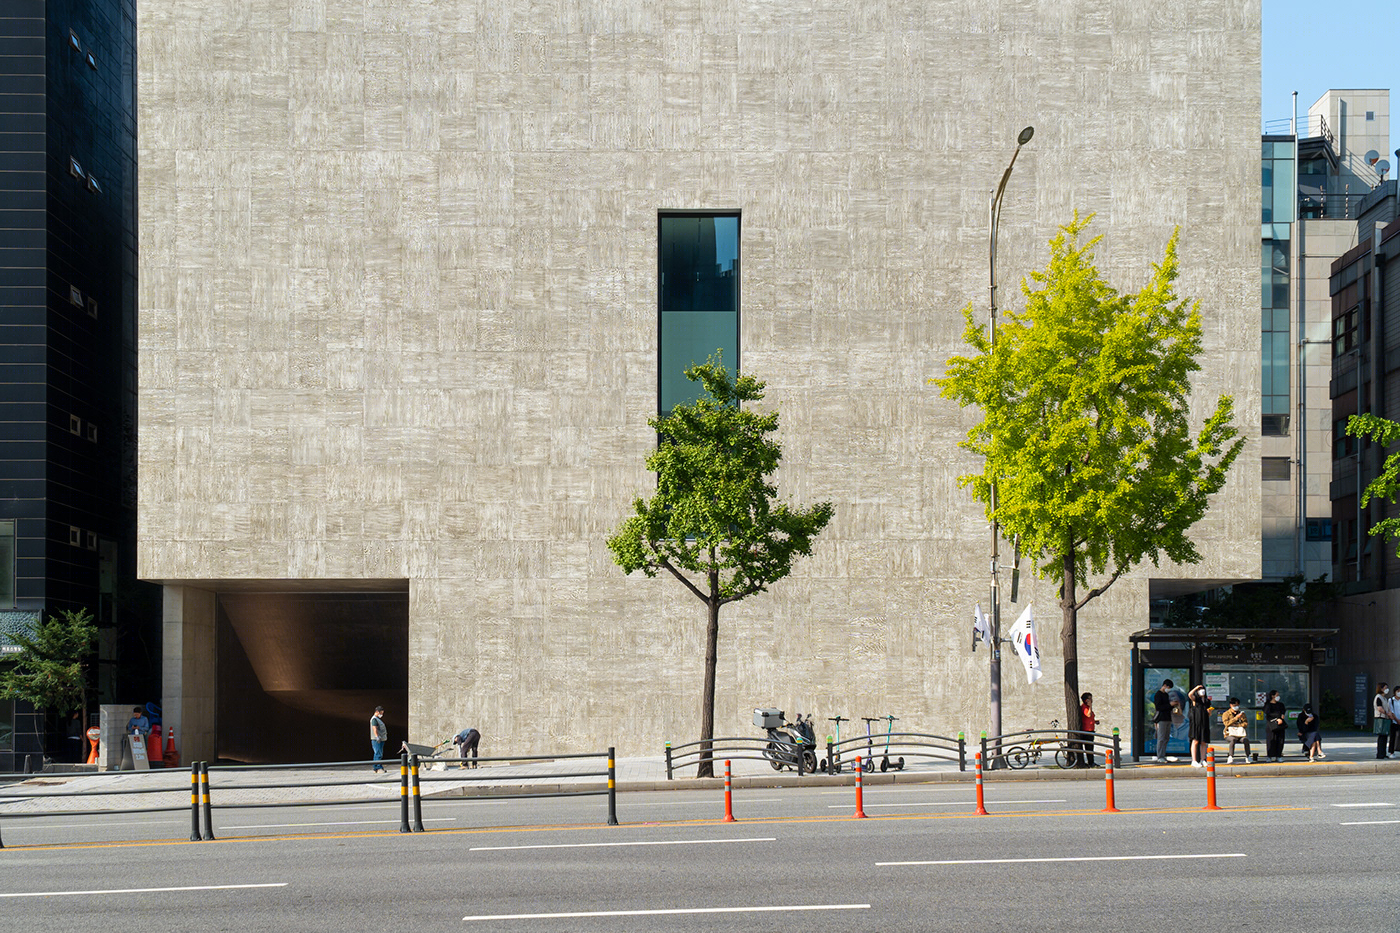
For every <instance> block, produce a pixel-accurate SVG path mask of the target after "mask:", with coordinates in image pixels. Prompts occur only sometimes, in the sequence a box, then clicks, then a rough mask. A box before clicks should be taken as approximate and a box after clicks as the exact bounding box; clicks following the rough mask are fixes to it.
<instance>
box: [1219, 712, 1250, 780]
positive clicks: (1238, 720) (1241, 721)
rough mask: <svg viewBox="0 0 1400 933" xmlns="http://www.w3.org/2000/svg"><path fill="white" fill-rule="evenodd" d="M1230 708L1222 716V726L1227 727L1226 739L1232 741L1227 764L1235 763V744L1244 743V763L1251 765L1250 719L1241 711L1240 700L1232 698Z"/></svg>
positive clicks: (1226, 760) (1226, 759)
mask: <svg viewBox="0 0 1400 933" xmlns="http://www.w3.org/2000/svg"><path fill="white" fill-rule="evenodd" d="M1229 703H1230V708H1229V709H1227V710H1226V711H1225V712H1223V713H1221V714H1220V724H1221V725H1222V726H1224V727H1225V738H1227V739H1229V740H1230V750H1229V751H1228V752H1227V753H1226V754H1227V757H1226V758H1225V763H1226V764H1227V765H1232V764H1234V763H1235V743H1236V742H1243V743H1244V763H1245V764H1249V726H1248V725H1247V723H1248V722H1249V717H1248V716H1246V715H1245V712H1244V710H1242V709H1240V698H1239V697H1230V700H1229Z"/></svg>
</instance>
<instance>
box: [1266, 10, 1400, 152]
mask: <svg viewBox="0 0 1400 933" xmlns="http://www.w3.org/2000/svg"><path fill="white" fill-rule="evenodd" d="M1263 4H1264V6H1263V10H1264V30H1263V33H1264V38H1263V48H1262V49H1261V62H1262V66H1263V68H1262V70H1263V85H1262V91H1263V97H1262V98H1261V104H1262V106H1261V109H1262V111H1263V114H1262V116H1263V119H1264V122H1266V123H1267V122H1268V121H1270V120H1282V119H1287V118H1288V117H1290V116H1292V114H1293V105H1292V100H1291V98H1290V97H1289V95H1290V94H1292V93H1293V92H1294V91H1297V92H1298V113H1299V115H1300V116H1302V115H1306V114H1307V112H1308V106H1309V105H1310V104H1312V102H1313V101H1315V100H1317V99H1318V98H1319V97H1321V96H1322V95H1323V93H1325V92H1326V91H1327V90H1328V89H1329V88H1388V89H1389V90H1390V139H1391V145H1390V146H1389V149H1390V152H1389V153H1387V154H1386V157H1387V158H1389V159H1390V160H1391V161H1392V162H1394V161H1395V157H1394V156H1393V155H1391V154H1390V153H1393V152H1394V151H1395V148H1396V142H1395V141H1396V139H1397V135H1396V131H1397V129H1400V127H1397V126H1396V101H1397V98H1398V97H1400V8H1397V7H1396V5H1395V4H1393V3H1380V2H1368V3H1361V2H1358V0H1329V2H1325V3H1318V2H1317V0H1307V2H1304V0H1263ZM1392 177H1393V176H1392Z"/></svg>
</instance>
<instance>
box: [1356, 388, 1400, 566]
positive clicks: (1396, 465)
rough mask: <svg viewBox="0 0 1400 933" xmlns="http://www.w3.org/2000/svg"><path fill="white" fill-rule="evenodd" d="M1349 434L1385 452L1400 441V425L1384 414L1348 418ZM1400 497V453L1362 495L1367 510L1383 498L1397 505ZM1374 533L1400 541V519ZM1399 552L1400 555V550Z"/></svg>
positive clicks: (1388, 460) (1389, 520) (1384, 521)
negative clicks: (1397, 499) (1374, 500)
mask: <svg viewBox="0 0 1400 933" xmlns="http://www.w3.org/2000/svg"><path fill="white" fill-rule="evenodd" d="M1347 434H1349V435H1351V436H1352V437H1364V438H1366V439H1367V440H1369V441H1371V442H1372V443H1373V444H1379V445H1380V447H1381V449H1382V450H1384V449H1386V448H1389V447H1392V446H1394V444H1395V442H1396V441H1400V422H1395V421H1391V420H1390V419H1389V418H1382V417H1381V416H1380V415H1371V414H1365V415H1352V416H1351V417H1350V418H1348V419H1347ZM1397 495H1400V450H1397V451H1395V452H1394V453H1392V454H1390V456H1388V457H1386V458H1385V463H1384V464H1383V465H1382V467H1381V472H1380V475H1379V476H1377V477H1376V478H1375V479H1373V480H1371V481H1370V482H1369V483H1367V484H1366V489H1365V490H1364V491H1363V492H1362V493H1361V507H1362V508H1363V509H1364V508H1366V506H1368V505H1370V504H1371V500H1372V499H1383V500H1384V501H1386V502H1389V503H1391V504H1394V502H1395V499H1396V496H1397ZM1370 533H1371V534H1373V535H1379V536H1380V537H1382V538H1389V539H1391V540H1397V539H1400V516H1394V515H1392V516H1391V517H1390V518H1384V519H1381V520H1380V521H1378V522H1376V523H1375V524H1374V525H1372V526H1371V531H1370ZM1395 553H1396V554H1397V555H1400V548H1397V549H1396V552H1395Z"/></svg>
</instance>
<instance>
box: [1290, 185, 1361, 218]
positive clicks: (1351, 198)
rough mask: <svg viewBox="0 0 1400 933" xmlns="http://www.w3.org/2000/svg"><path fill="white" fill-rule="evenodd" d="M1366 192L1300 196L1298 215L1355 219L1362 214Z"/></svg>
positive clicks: (1301, 216) (1300, 216)
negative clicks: (1362, 203) (1362, 204)
mask: <svg viewBox="0 0 1400 933" xmlns="http://www.w3.org/2000/svg"><path fill="white" fill-rule="evenodd" d="M1369 195H1370V192H1369V191H1368V192H1366V193H1365V194H1313V195H1300V196H1299V197H1298V217H1299V218H1300V219H1303V220H1309V219H1325V220H1355V219H1357V218H1358V217H1360V216H1361V202H1362V201H1364V200H1366V198H1367V197H1368V196H1369Z"/></svg>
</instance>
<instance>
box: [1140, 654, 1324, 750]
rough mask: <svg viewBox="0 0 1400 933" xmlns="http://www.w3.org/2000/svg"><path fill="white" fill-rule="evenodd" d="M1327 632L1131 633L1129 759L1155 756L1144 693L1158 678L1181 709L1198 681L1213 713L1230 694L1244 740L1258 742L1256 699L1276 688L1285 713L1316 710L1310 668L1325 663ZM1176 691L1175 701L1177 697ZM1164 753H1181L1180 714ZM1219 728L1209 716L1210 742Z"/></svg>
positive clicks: (1148, 698) (1184, 745)
mask: <svg viewBox="0 0 1400 933" xmlns="http://www.w3.org/2000/svg"><path fill="white" fill-rule="evenodd" d="M1336 633H1337V630H1336V629H1334V628H1325V629H1324V628H1312V629H1307V628H1254V629H1189V628H1153V629H1147V630H1145V631H1141V632H1134V633H1133V634H1132V635H1130V636H1129V637H1128V640H1129V642H1130V643H1131V644H1132V655H1133V657H1132V663H1133V689H1132V703H1133V709H1132V723H1133V735H1132V749H1133V760H1134V761H1139V760H1141V759H1142V757H1143V756H1145V755H1148V754H1155V752H1156V742H1157V736H1156V730H1155V729H1153V728H1152V715H1153V711H1154V710H1153V704H1152V695H1153V694H1154V693H1156V692H1157V689H1158V687H1160V686H1161V685H1162V681H1163V680H1171V681H1172V682H1173V684H1174V685H1175V686H1174V688H1173V691H1172V692H1173V695H1174V697H1176V699H1177V700H1178V702H1179V703H1180V705H1181V708H1182V710H1183V711H1184V710H1185V708H1186V703H1185V698H1186V693H1187V691H1189V690H1190V689H1191V688H1192V687H1193V686H1195V685H1196V684H1204V685H1205V688H1206V693H1207V694H1208V695H1209V696H1210V698H1211V701H1212V702H1211V705H1212V706H1213V707H1214V708H1215V710H1216V711H1217V713H1218V712H1219V711H1221V710H1223V709H1224V708H1225V705H1226V702H1225V700H1226V697H1230V696H1236V697H1239V699H1240V706H1241V708H1243V709H1244V710H1245V712H1246V713H1247V714H1248V716H1249V732H1250V739H1251V741H1258V742H1260V743H1261V744H1262V743H1263V741H1264V716H1263V712H1262V710H1263V707H1264V701H1265V699H1266V698H1267V697H1268V694H1269V691H1270V690H1277V691H1278V692H1279V695H1280V697H1281V698H1282V700H1283V702H1284V704H1285V705H1287V707H1288V712H1289V715H1290V716H1292V715H1294V714H1296V713H1297V711H1298V710H1300V709H1302V707H1303V704H1304V703H1311V704H1313V709H1314V710H1317V709H1319V706H1318V700H1319V694H1320V691H1319V687H1318V676H1317V674H1318V668H1319V667H1321V666H1322V665H1324V664H1326V663H1328V659H1329V655H1328V646H1327V641H1328V640H1329V639H1330V638H1331V636H1333V635H1335V634H1336ZM1177 694H1179V696H1177ZM1173 724H1174V725H1173V729H1172V740H1171V743H1170V744H1169V745H1168V746H1167V751H1168V753H1169V754H1173V755H1176V754H1183V755H1184V754H1189V743H1188V740H1187V738H1186V726H1185V717H1184V716H1182V717H1180V721H1177V719H1176V718H1175V717H1174V719H1173ZM1219 730H1220V724H1219V717H1218V715H1215V716H1212V739H1213V740H1214V739H1217V738H1219V736H1217V735H1216V734H1215V733H1217V732H1218V731H1219Z"/></svg>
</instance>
